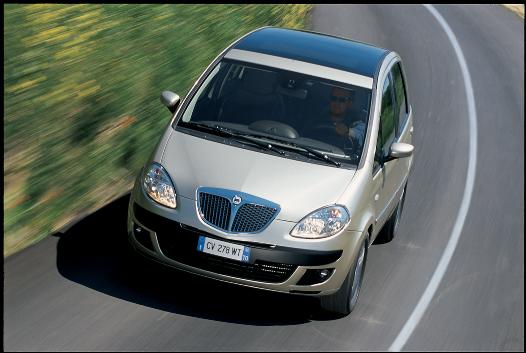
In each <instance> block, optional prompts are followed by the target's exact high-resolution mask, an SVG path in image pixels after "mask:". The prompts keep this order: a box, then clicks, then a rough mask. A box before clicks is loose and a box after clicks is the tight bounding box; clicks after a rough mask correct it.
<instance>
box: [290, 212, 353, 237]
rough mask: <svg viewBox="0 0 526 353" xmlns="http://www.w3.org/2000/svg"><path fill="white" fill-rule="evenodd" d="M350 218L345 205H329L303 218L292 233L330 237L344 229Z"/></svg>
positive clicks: (295, 234) (294, 235) (294, 234)
mask: <svg viewBox="0 0 526 353" xmlns="http://www.w3.org/2000/svg"><path fill="white" fill-rule="evenodd" d="M349 220H350V217H349V212H347V209H346V208H345V207H343V206H327V207H324V208H322V209H319V210H317V211H314V212H312V213H311V214H310V215H308V216H307V217H305V218H303V219H302V220H301V221H300V222H299V223H298V224H296V226H295V227H294V228H293V229H292V231H291V232H290V235H292V236H293V237H297V238H310V239H318V238H325V237H330V236H331V235H334V234H336V233H338V232H339V231H340V230H342V229H343V227H345V225H346V224H347V223H349Z"/></svg>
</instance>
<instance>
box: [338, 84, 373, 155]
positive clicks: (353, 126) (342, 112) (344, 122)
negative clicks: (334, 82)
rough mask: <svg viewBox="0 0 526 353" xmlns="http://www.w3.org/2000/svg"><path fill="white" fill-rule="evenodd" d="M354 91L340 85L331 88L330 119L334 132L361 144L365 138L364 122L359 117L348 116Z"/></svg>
mask: <svg viewBox="0 0 526 353" xmlns="http://www.w3.org/2000/svg"><path fill="white" fill-rule="evenodd" d="M353 96H354V91H351V90H348V89H344V88H341V87H333V88H332V90H331V103H330V119H331V122H332V123H333V125H334V129H335V130H336V133H337V134H338V135H340V136H344V137H348V138H352V139H354V140H355V141H357V142H358V145H359V146H362V145H363V140H364V138H365V128H366V126H365V122H364V121H363V119H362V118H361V117H351V116H349V112H350V108H351V106H352V99H353Z"/></svg>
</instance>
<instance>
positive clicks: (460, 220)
mask: <svg viewBox="0 0 526 353" xmlns="http://www.w3.org/2000/svg"><path fill="white" fill-rule="evenodd" d="M424 6H425V8H426V9H428V10H429V12H431V14H432V15H433V16H434V17H435V18H436V20H437V21H438V22H439V23H440V25H441V26H442V28H443V29H444V31H445V32H446V34H447V36H448V38H449V41H450V42H451V44H452V45H453V48H454V50H455V54H456V55H457V59H458V61H459V64H460V69H461V71H462V77H463V78H464V88H465V90H466V96H467V101H468V115H469V132H470V134H469V162H468V172H467V175H466V187H465V189H464V195H463V196H462V203H461V205H460V209H459V211H458V215H457V219H456V221H455V225H454V226H453V231H452V232H451V236H450V238H449V241H448V243H447V246H446V248H445V250H444V253H443V254H442V257H441V258H440V262H439V263H438V266H437V268H436V269H435V272H434V273H433V277H431V280H430V281H429V283H428V285H427V288H426V290H425V291H424V294H422V297H421V298H420V300H419V301H418V304H417V305H416V307H415V309H414V310H413V312H412V313H411V316H410V317H409V319H408V320H407V322H406V323H405V325H404V327H403V328H402V330H401V331H400V333H399V334H398V336H397V337H396V339H395V340H394V342H393V343H392V344H391V346H390V347H389V351H395V352H398V351H400V350H401V349H402V348H403V347H404V345H405V344H406V342H407V340H408V339H409V337H411V334H412V333H413V331H414V329H415V328H416V326H417V325H418V323H419V322H420V319H421V318H422V316H423V315H424V313H425V311H426V309H427V307H428V306H429V303H430V302H431V299H433V296H434V295H435V292H436V290H437V288H438V285H439V284H440V282H441V281H442V278H443V277H444V274H445V273H446V270H447V267H448V265H449V262H450V261H451V257H452V256H453V253H454V251H455V248H456V246H457V243H458V239H459V238H460V234H461V232H462V228H463V227H464V221H465V220H466V215H467V213H468V210H469V205H470V203H471V194H472V192H473V186H474V184H475V171H476V165H477V112H476V109H475V97H474V94H473V86H472V84H471V76H470V75H469V70H468V66H467V64H466V60H465V58H464V54H463V53H462V50H461V49H460V45H459V44H458V41H457V38H456V37H455V34H454V33H453V31H452V30H451V28H450V27H449V25H448V24H447V22H446V20H445V19H444V18H443V17H442V16H441V15H440V13H438V11H437V10H436V9H435V8H434V7H433V6H432V5H424Z"/></svg>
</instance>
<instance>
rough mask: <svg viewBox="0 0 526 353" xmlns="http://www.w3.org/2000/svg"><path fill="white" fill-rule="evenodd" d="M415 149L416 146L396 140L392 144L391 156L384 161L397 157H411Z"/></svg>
mask: <svg viewBox="0 0 526 353" xmlns="http://www.w3.org/2000/svg"><path fill="white" fill-rule="evenodd" d="M414 149H415V147H414V146H413V145H410V144H408V143H403V142H395V143H393V144H392V145H391V150H390V151H389V156H388V157H387V158H386V159H385V161H384V162H389V161H392V160H393V159H397V158H404V157H409V156H411V155H412V154H413V150H414Z"/></svg>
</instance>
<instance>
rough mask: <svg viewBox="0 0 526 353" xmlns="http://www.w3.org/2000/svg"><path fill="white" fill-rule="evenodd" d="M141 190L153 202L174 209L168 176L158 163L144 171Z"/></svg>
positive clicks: (172, 190)
mask: <svg viewBox="0 0 526 353" xmlns="http://www.w3.org/2000/svg"><path fill="white" fill-rule="evenodd" d="M144 171H145V173H144V175H143V177H142V188H143V190H144V191H145V192H146V193H147V194H148V196H150V197H151V198H152V199H153V200H154V201H155V202H157V203H160V204H161V205H163V206H166V207H170V208H175V206H176V203H175V189H174V185H173V183H172V180H171V179H170V176H169V175H168V173H167V172H166V170H165V169H164V168H163V166H162V165H160V164H159V163H152V165H151V166H150V167H149V168H148V169H145V170H144Z"/></svg>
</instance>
